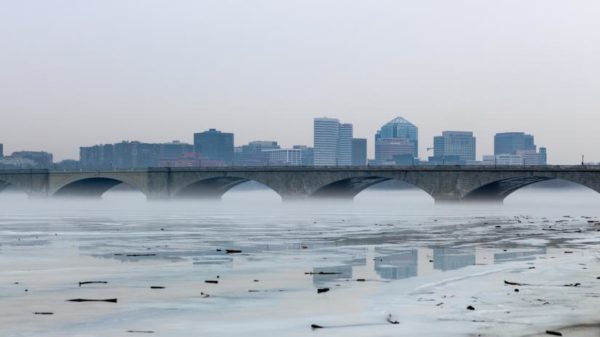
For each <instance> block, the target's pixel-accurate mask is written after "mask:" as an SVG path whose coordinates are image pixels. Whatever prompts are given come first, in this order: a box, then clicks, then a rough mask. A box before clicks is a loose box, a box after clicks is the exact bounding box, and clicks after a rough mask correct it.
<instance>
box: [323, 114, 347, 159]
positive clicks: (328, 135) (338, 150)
mask: <svg viewBox="0 0 600 337" xmlns="http://www.w3.org/2000/svg"><path fill="white" fill-rule="evenodd" d="M352 135H353V131H352V124H340V121H339V120H338V119H336V118H315V119H314V165H315V166H337V165H352Z"/></svg>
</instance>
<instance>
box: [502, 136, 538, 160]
mask: <svg viewBox="0 0 600 337" xmlns="http://www.w3.org/2000/svg"><path fill="white" fill-rule="evenodd" d="M517 151H536V146H535V143H534V140H533V136H532V135H528V134H526V133H524V132H503V133H497V134H496V135H495V136H494V154H495V155H499V154H517Z"/></svg>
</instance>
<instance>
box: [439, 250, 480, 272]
mask: <svg viewBox="0 0 600 337" xmlns="http://www.w3.org/2000/svg"><path fill="white" fill-rule="evenodd" d="M474 264H475V249H474V248H473V249H465V250H462V249H461V250H459V249H450V248H434V249H433V268H434V269H437V270H442V271H446V270H453V269H459V268H463V267H467V266H472V265H474Z"/></svg>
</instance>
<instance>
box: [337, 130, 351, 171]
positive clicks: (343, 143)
mask: <svg viewBox="0 0 600 337" xmlns="http://www.w3.org/2000/svg"><path fill="white" fill-rule="evenodd" d="M352 135H353V130H352V124H347V123H345V124H340V134H339V139H338V154H337V165H338V166H349V165H352Z"/></svg>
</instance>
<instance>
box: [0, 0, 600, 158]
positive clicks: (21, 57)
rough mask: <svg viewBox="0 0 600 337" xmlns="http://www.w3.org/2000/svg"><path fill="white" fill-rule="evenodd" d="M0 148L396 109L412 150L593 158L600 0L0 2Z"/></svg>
mask: <svg viewBox="0 0 600 337" xmlns="http://www.w3.org/2000/svg"><path fill="white" fill-rule="evenodd" d="M0 4H1V7H0V43H1V44H0V46H1V49H0V116H1V119H0V143H4V144H5V152H12V151H15V150H21V149H33V150H40V149H44V150H48V151H51V152H53V153H54V154H55V157H57V158H58V159H63V158H67V157H71V158H77V157H78V152H79V146H80V145H93V144H97V143H110V142H116V141H121V140H141V141H152V142H155V141H156V142H158V141H170V140H173V139H180V140H182V141H188V142H191V141H192V133H193V132H195V131H201V130H205V129H208V128H210V127H215V128H218V129H222V130H224V131H229V132H234V133H235V137H236V138H235V141H236V144H237V145H239V144H242V143H247V142H248V141H251V140H258V139H268V140H271V139H273V140H278V141H279V142H280V143H281V144H282V145H284V146H291V145H293V144H308V145H312V119H313V117H318V116H329V117H338V118H340V119H341V120H343V121H344V122H351V123H353V124H354V130H355V135H356V136H357V137H366V138H368V140H369V148H370V152H371V153H372V152H373V150H372V148H373V134H374V133H375V131H376V129H377V128H379V127H380V126H381V125H382V124H383V123H385V122H387V121H388V120H390V119H392V118H393V117H395V116H403V117H405V118H406V119H408V120H410V121H412V122H413V123H414V124H416V125H417V126H418V127H419V132H420V143H421V154H420V155H421V156H422V157H425V156H426V155H427V153H426V150H425V148H426V146H428V145H431V144H432V137H433V136H434V135H436V134H438V133H440V132H441V131H442V130H470V131H474V132H475V135H476V137H477V141H478V144H477V145H478V151H477V152H478V157H480V156H481V155H482V154H488V153H491V152H492V151H493V135H494V133H495V132H500V131H526V132H530V133H533V134H534V135H535V136H536V143H537V144H538V146H540V145H541V146H547V147H548V149H549V150H548V151H549V159H550V161H551V162H552V163H577V162H578V161H579V160H580V156H581V154H585V155H586V159H590V160H594V161H600V150H599V149H598V144H600V1H598V0H563V1H558V0H531V1H530V0H494V1H490V0H414V1H402V0H381V1H377V0H369V1H367V0H365V1H352V0H301V1H300V0H298V1H292V0H256V1H255V0H238V1H228V0H214V1H202V0H188V1H177V0H168V1H167V0H163V1H158V0H144V1H128V0H85V1H81V0H71V1H54V0H38V1H30V0H0Z"/></svg>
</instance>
